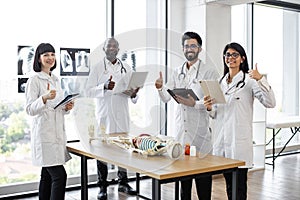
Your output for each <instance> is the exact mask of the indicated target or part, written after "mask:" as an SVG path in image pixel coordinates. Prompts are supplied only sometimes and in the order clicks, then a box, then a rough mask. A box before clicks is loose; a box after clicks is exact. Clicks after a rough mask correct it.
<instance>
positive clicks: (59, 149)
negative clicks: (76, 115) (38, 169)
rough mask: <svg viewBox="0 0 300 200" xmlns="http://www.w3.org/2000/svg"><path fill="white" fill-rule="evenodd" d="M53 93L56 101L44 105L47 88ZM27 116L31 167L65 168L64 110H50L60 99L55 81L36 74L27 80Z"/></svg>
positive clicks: (67, 157) (61, 93) (69, 157)
mask: <svg viewBox="0 0 300 200" xmlns="http://www.w3.org/2000/svg"><path fill="white" fill-rule="evenodd" d="M48 83H49V84H50V89H55V90H56V92H57V93H56V97H55V99H53V100H47V102H46V104H44V103H43V99H42V95H44V94H46V93H48V91H47V86H48ZM25 95H26V112H27V114H28V115H30V116H32V129H31V151H32V163H33V164H34V165H37V166H43V167H47V166H55V165H62V164H65V163H66V162H67V161H68V160H69V159H71V156H70V155H69V153H68V152H67V149H66V142H67V138H66V133H65V124H64V115H65V114H66V113H67V112H66V111H65V110H64V109H62V108H58V109H55V110H54V109H53V108H54V106H55V105H57V104H58V103H59V102H60V101H61V100H62V99H63V92H62V90H61V87H60V83H59V80H58V78H57V77H56V76H55V75H53V74H52V75H51V77H50V76H49V75H48V74H46V73H45V72H38V73H36V74H35V75H33V76H32V77H31V78H29V79H28V82H27V85H26V90H25Z"/></svg>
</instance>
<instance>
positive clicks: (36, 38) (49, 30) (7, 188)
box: [0, 0, 106, 196]
mask: <svg viewBox="0 0 300 200" xmlns="http://www.w3.org/2000/svg"><path fill="white" fill-rule="evenodd" d="M0 21H1V32H2V33H1V37H0V43H1V49H0V53H1V55H2V56H1V58H2V59H1V60H2V61H1V66H0V68H1V71H2V73H1V74H0V116H1V117H0V144H1V148H0V165H1V167H0V196H1V195H4V194H9V193H17V192H23V191H29V190H36V189H37V184H36V182H37V181H38V180H39V176H40V167H34V166H33V165H32V163H31V149H30V128H29V127H30V123H31V121H30V119H29V118H28V116H27V114H26V113H25V111H24V105H25V95H24V83H25V82H26V80H27V79H28V77H29V73H30V72H29V71H30V70H31V69H32V66H31V65H32V59H33V53H34V48H35V47H36V45H38V44H39V43H41V42H50V43H51V44H52V45H53V46H54V47H55V50H56V56H57V62H58V65H57V66H58V67H57V68H56V69H55V70H54V73H55V74H56V75H57V76H59V77H60V78H61V80H62V85H63V86H65V87H64V89H65V90H66V92H67V90H70V89H72V83H74V81H75V79H76V78H77V75H76V72H78V71H77V68H74V69H71V71H70V70H68V69H67V68H60V64H62V66H67V65H64V63H66V64H68V62H65V61H66V60H64V56H65V53H67V54H70V55H69V56H70V57H68V58H70V59H71V62H72V61H75V60H77V59H79V56H81V58H83V57H84V56H85V55H87V54H88V53H89V52H92V51H93V50H94V48H96V46H97V45H99V44H100V43H102V42H103V41H104V39H105V37H106V35H105V34H106V29H105V27H106V1H97V0H92V1H86V2H85V1H81V0H64V1H61V0H53V1H51V2H47V3H46V2H41V1H39V0H27V1H22V0H17V1H3V2H1V3H0ZM60 58H62V59H60ZM69 61H70V60H69ZM76 63H79V62H76ZM69 64H70V63H69ZM78 66H79V65H78ZM75 67H77V65H76V66H75ZM81 75H83V76H82V77H84V76H85V75H84V73H83V74H81ZM66 119H67V133H74V131H73V130H72V126H70V125H69V124H70V123H72V115H70V116H68V117H67V118H66ZM68 137H69V138H71V139H72V138H74V137H76V136H74V135H72V134H69V135H68ZM73 158H74V159H73V160H72V161H71V162H68V164H67V165H66V170H67V173H68V175H69V177H72V175H78V174H79V173H80V164H79V163H80V160H79V159H77V158H76V156H73ZM90 166H92V167H94V168H95V163H94V165H90ZM91 170H92V169H91ZM94 171H95V170H94ZM20 184H22V187H18V185H20Z"/></svg>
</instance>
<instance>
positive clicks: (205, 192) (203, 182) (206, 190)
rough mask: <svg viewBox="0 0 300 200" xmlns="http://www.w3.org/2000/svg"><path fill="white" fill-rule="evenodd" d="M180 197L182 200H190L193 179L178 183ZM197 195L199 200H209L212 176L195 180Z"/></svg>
mask: <svg viewBox="0 0 300 200" xmlns="http://www.w3.org/2000/svg"><path fill="white" fill-rule="evenodd" d="M180 183H181V189H180V197H181V199H182V200H191V198H192V184H193V179H189V180H184V181H180ZM195 183H196V189H197V195H198V199H199V200H210V199H211V187H212V176H211V175H210V176H204V177H201V178H197V179H195Z"/></svg>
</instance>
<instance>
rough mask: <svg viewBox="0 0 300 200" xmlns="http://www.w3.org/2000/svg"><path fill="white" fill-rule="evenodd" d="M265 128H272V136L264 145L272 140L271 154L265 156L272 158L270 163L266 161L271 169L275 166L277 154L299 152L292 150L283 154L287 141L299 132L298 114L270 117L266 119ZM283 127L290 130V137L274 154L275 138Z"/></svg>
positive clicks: (299, 121)
mask: <svg viewBox="0 0 300 200" xmlns="http://www.w3.org/2000/svg"><path fill="white" fill-rule="evenodd" d="M266 128H267V129H272V133H273V135H272V138H271V139H270V140H269V141H268V142H267V143H266V145H268V144H270V143H271V142H272V155H271V156H266V158H272V163H268V162H266V164H268V165H272V166H273V169H274V167H275V159H276V158H277V157H278V156H282V155H289V154H293V153H299V152H293V153H285V154H283V151H284V149H285V148H286V146H287V145H288V144H289V142H290V141H291V140H292V139H293V138H294V136H295V135H296V134H297V133H299V132H300V116H283V117H279V118H276V119H270V120H268V121H267V125H266ZM283 128H289V129H290V130H291V133H292V134H291V137H290V138H289V139H288V140H287V142H286V143H285V144H284V145H283V147H282V148H281V150H280V151H279V152H278V153H277V154H276V153H275V139H276V135H277V134H278V133H279V132H280V130H281V129H283ZM276 130H277V131H276Z"/></svg>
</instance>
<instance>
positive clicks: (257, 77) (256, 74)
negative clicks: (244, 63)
mask: <svg viewBox="0 0 300 200" xmlns="http://www.w3.org/2000/svg"><path fill="white" fill-rule="evenodd" d="M249 77H250V78H252V79H255V80H256V81H259V80H260V79H262V77H263V75H261V74H260V73H259V72H258V70H257V63H256V64H255V68H254V69H250V70H249Z"/></svg>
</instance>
